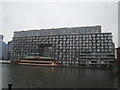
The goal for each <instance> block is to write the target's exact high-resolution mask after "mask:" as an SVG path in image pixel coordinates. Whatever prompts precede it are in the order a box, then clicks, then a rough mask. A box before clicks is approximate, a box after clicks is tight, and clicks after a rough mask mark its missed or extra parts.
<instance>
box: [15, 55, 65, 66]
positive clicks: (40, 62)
mask: <svg viewBox="0 0 120 90" xmlns="http://www.w3.org/2000/svg"><path fill="white" fill-rule="evenodd" d="M14 63H16V64H20V65H30V66H63V65H62V64H61V63H60V62H59V61H57V60H55V59H53V58H51V57H40V56H29V57H23V58H20V59H18V60H15V61H14Z"/></svg>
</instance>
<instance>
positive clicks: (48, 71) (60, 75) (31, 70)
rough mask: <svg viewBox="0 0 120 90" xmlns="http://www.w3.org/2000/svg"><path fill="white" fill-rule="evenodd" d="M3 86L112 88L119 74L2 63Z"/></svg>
mask: <svg viewBox="0 0 120 90" xmlns="http://www.w3.org/2000/svg"><path fill="white" fill-rule="evenodd" d="M0 67H2V87H3V88H7V87H8V83H12V84H13V86H12V87H13V88H112V87H114V86H115V85H117V84H116V83H117V79H116V78H117V77H118V76H117V75H115V74H114V73H113V70H111V69H96V68H65V67H35V66H23V65H12V64H1V65H0Z"/></svg>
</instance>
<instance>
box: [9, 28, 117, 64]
mask: <svg viewBox="0 0 120 90" xmlns="http://www.w3.org/2000/svg"><path fill="white" fill-rule="evenodd" d="M114 50H115V48H114V44H113V41H112V34H111V33H102V32H101V26H90V27H73V28H54V29H42V30H29V31H19V32H14V37H13V40H12V54H11V55H12V58H11V59H12V60H13V61H14V60H15V59H19V58H21V57H25V56H30V55H38V56H49V57H52V58H54V59H57V60H58V61H60V62H62V63H63V64H64V65H65V66H81V65H85V66H87V65H93V66H94V65H96V64H103V65H104V64H110V63H111V62H113V61H114V59H115V51H114Z"/></svg>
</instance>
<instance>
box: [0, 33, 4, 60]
mask: <svg viewBox="0 0 120 90" xmlns="http://www.w3.org/2000/svg"><path fill="white" fill-rule="evenodd" d="M2 42H3V35H0V59H1V60H2Z"/></svg>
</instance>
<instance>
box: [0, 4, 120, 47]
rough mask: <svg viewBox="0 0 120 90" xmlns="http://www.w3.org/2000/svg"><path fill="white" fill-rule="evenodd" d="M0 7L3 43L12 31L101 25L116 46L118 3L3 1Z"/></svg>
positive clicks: (7, 39) (8, 38)
mask: <svg viewBox="0 0 120 90" xmlns="http://www.w3.org/2000/svg"><path fill="white" fill-rule="evenodd" d="M0 7H1V8H0V11H1V12H2V22H1V21H0V22H1V23H2V28H1V27H0V29H2V31H1V32H0V33H1V34H3V35H4V41H6V42H7V41H10V40H12V36H13V32H14V31H21V30H28V29H36V28H37V29H38V28H40V29H44V28H61V27H81V26H95V25H101V27H102V32H112V35H113V40H114V43H115V45H116V47H117V46H118V44H117V43H118V3H117V2H2V3H0Z"/></svg>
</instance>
